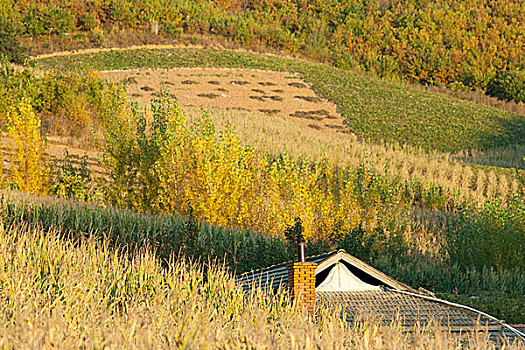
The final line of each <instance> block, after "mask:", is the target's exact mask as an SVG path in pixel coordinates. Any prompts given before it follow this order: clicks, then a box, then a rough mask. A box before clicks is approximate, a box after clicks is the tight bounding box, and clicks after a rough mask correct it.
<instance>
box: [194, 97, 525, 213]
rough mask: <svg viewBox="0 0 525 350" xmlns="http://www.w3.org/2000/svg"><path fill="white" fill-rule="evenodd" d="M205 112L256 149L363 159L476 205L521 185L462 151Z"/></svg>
mask: <svg viewBox="0 0 525 350" xmlns="http://www.w3.org/2000/svg"><path fill="white" fill-rule="evenodd" d="M184 109H185V111H186V112H187V116H188V120H189V121H190V122H191V121H192V120H196V119H198V118H199V117H200V115H201V110H200V109H198V108H189V107H187V108H184ZM209 115H210V117H211V119H212V121H213V122H214V124H215V125H216V126H217V128H218V129H219V130H220V129H222V128H224V127H225V125H226V124H227V123H229V124H231V125H232V126H234V128H235V130H236V134H237V136H238V138H239V140H240V141H241V142H243V143H245V144H248V145H251V146H254V147H256V148H258V149H262V150H265V151H267V152H270V153H274V154H278V153H287V154H290V155H292V156H294V157H306V158H310V159H316V160H319V159H321V158H323V157H326V158H328V159H329V160H332V161H336V162H337V163H338V164H340V165H347V166H351V167H355V166H357V165H358V164H359V163H360V162H367V163H369V164H370V165H371V166H372V167H373V168H375V169H376V170H378V171H379V172H380V173H381V174H386V175H393V176H396V175H399V176H400V177H401V178H402V179H405V180H416V181H419V182H421V183H422V184H424V185H439V186H442V188H443V189H444V190H445V191H446V192H447V193H448V194H449V195H451V196H454V197H455V198H456V199H457V200H468V201H470V202H473V203H477V204H481V203H483V202H485V201H486V200H487V199H490V198H492V197H493V196H494V195H498V196H502V197H504V198H508V197H510V196H512V195H516V194H518V193H519V190H520V188H521V186H522V185H520V183H519V182H518V180H517V179H516V178H515V177H513V176H509V175H507V174H505V173H503V172H498V173H496V171H494V170H491V169H484V168H480V167H472V166H470V165H467V164H463V163H461V162H460V161H458V160H456V159H465V157H462V156H461V155H459V156H453V155H451V154H447V153H438V152H435V153H427V152H423V151H422V150H417V149H413V148H409V147H401V146H399V145H392V144H385V145H373V144H367V143H365V142H362V141H359V140H357V138H355V137H352V136H348V135H344V134H340V135H337V134H336V135H327V134H325V133H323V132H320V131H317V130H314V129H310V128H307V127H303V126H301V125H297V124H295V123H292V122H288V121H285V120H282V119H278V118H271V117H268V116H266V115H263V114H258V113H252V112H246V111H239V110H223V109H212V110H210V113H209ZM522 151H523V149H522V147H519V146H515V148H512V147H509V149H508V151H507V152H506V153H505V155H503V156H502V157H505V159H509V158H511V159H514V160H516V159H518V158H519V154H520V152H522ZM482 154H485V155H486V157H491V159H494V158H496V155H491V154H490V153H488V152H487V153H481V152H474V153H473V157H477V158H481V157H482ZM465 160H467V159H465Z"/></svg>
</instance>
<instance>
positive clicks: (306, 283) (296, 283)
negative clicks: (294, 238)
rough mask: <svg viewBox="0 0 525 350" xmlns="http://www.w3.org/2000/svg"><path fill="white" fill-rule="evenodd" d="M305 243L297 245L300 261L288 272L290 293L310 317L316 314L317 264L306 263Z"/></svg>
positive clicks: (293, 263)
mask: <svg viewBox="0 0 525 350" xmlns="http://www.w3.org/2000/svg"><path fill="white" fill-rule="evenodd" d="M304 246H305V243H304V242H299V243H298V245H297V248H298V249H297V255H298V256H297V258H298V261H296V262H292V263H289V264H288V265H287V266H286V268H287V270H288V292H289V293H290V295H291V297H292V298H293V299H294V300H297V304H298V305H299V307H301V308H304V309H306V310H307V311H308V315H310V316H312V317H313V316H314V314H315V269H316V268H317V263H310V262H306V261H305V253H304Z"/></svg>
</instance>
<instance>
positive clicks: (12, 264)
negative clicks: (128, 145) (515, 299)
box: [0, 224, 518, 349]
mask: <svg viewBox="0 0 525 350" xmlns="http://www.w3.org/2000/svg"><path fill="white" fill-rule="evenodd" d="M0 266H2V269H0V285H1V288H0V347H2V348H7V349H11V348H16V349H28V348H44V349H50V348H108V349H123V348H140V349H149V348H191V349H203V348H221V349H248V348H251V349H260V348H263V349H270V348H271V349H274V348H281V349H339V348H345V347H346V348H352V349H371V348H374V349H429V348H432V349H458V348H464V347H465V346H468V347H469V348H472V349H494V348H495V344H493V343H491V342H490V341H488V338H487V335H486V334H483V333H477V334H471V335H464V339H463V341H465V343H462V340H461V339H459V338H458V337H454V336H451V335H450V334H447V333H442V332H439V331H437V330H436V329H435V328H434V327H418V328H416V329H415V331H414V332H413V333H403V332H402V331H401V330H400V329H399V326H398V325H396V324H394V325H392V326H390V327H382V326H378V325H375V324H370V323H368V324H361V325H353V324H349V323H345V322H341V321H340V319H339V317H336V316H334V315H333V314H332V315H330V314H329V313H327V314H326V315H324V314H323V316H322V317H320V319H319V320H318V321H317V322H313V321H312V320H311V319H308V318H307V317H306V316H305V314H304V313H302V312H299V311H297V308H296V306H295V305H294V304H293V303H290V302H289V301H288V299H287V298H286V296H285V294H284V293H283V292H279V293H277V294H267V293H264V292H262V291H261V290H255V291H254V292H252V293H251V294H248V295H244V294H243V293H242V291H241V290H240V288H238V287H237V286H236V285H235V283H234V279H233V276H232V275H230V274H228V273H227V271H225V270H224V269H223V268H221V267H219V266H217V265H215V264H209V265H208V266H207V267H208V269H207V271H206V272H204V270H203V268H201V267H198V266H196V265H194V264H191V263H188V262H185V261H184V260H183V259H179V260H175V259H172V261H171V262H170V263H169V265H168V267H167V268H164V267H162V266H161V264H160V263H159V262H158V261H157V260H156V258H155V256H154V254H152V253H151V252H149V251H147V250H142V251H140V252H136V253H128V252H125V251H122V250H120V251H118V250H114V249H110V248H109V247H108V246H107V245H105V244H104V243H100V242H98V241H96V240H95V239H92V238H91V239H84V240H82V241H81V242H76V243H73V242H71V241H67V240H63V239H61V238H59V237H58V236H57V234H55V233H54V232H48V233H44V232H43V231H41V230H39V229H29V228H25V227H9V228H5V227H4V226H3V225H1V224H0ZM461 344H463V346H461ZM508 348H511V349H517V348H518V346H517V345H514V346H511V347H508Z"/></svg>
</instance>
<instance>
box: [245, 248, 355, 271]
mask: <svg viewBox="0 0 525 350" xmlns="http://www.w3.org/2000/svg"><path fill="white" fill-rule="evenodd" d="M340 252H345V253H346V251H345V250H344V249H339V250H332V251H330V252H327V253H322V254H317V255H310V256H307V257H306V258H305V260H308V259H315V258H319V257H321V256H323V255H326V256H330V255H332V254H337V253H340ZM292 262H293V260H291V261H285V262H282V263H278V264H274V265H270V266H267V267H263V268H260V269H254V270H250V271H246V272H243V273H241V274H239V275H237V277H241V276H244V275H247V274H250V273H255V272H261V273H262V272H264V271H265V270H270V269H273V268H275V267H278V266H282V265H287V264H289V263H292ZM306 262H307V261H306Z"/></svg>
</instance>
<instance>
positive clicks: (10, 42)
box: [0, 32, 27, 64]
mask: <svg viewBox="0 0 525 350" xmlns="http://www.w3.org/2000/svg"><path fill="white" fill-rule="evenodd" d="M24 52H25V48H24V47H23V46H22V45H20V41H19V40H18V38H17V36H16V35H15V34H13V33H3V32H0V58H2V56H3V57H5V59H7V61H8V62H12V63H18V64H22V63H24V61H25V60H26V58H27V55H26V54H25V53H24Z"/></svg>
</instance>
